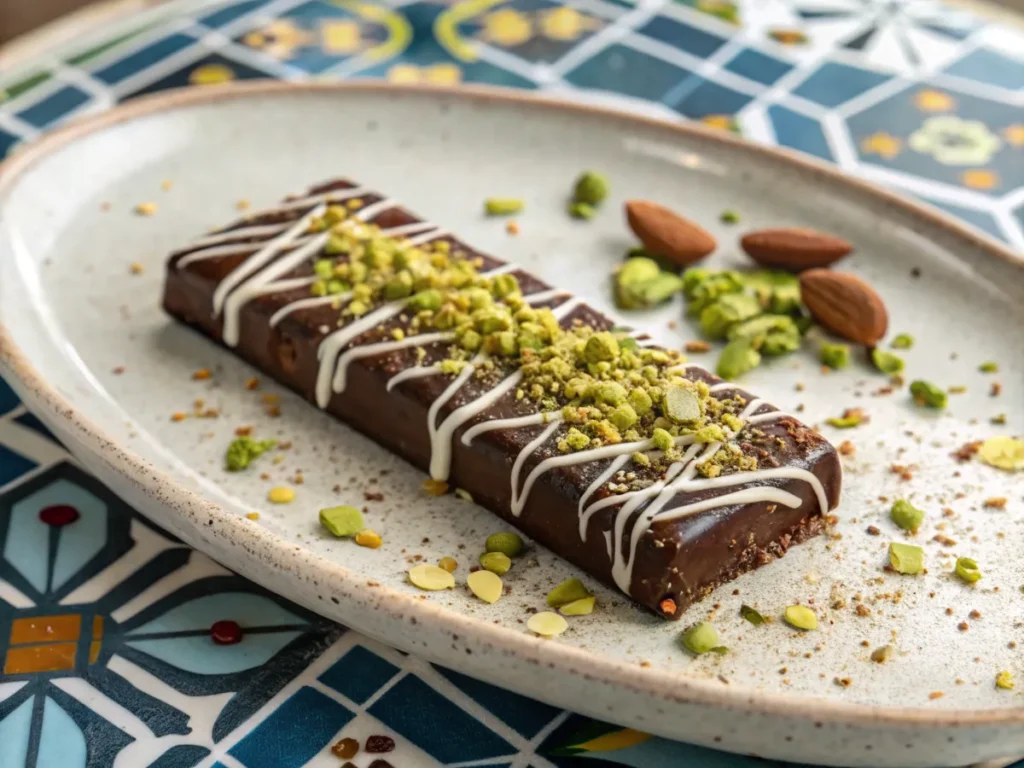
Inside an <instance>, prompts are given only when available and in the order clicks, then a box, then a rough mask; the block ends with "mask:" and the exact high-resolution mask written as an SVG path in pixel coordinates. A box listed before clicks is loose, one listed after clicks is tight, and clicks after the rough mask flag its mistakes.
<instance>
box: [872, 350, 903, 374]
mask: <svg viewBox="0 0 1024 768" xmlns="http://www.w3.org/2000/svg"><path fill="white" fill-rule="evenodd" d="M871 362H872V363H874V365H875V368H877V369H878V370H880V371H881V372H882V373H886V374H890V375H891V374H894V373H899V372H900V371H902V370H903V366H904V363H903V358H902V357H899V356H898V355H894V354H892V352H886V351H885V350H884V349H878V348H877V347H876V348H875V349H873V350H871Z"/></svg>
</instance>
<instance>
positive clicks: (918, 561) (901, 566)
mask: <svg viewBox="0 0 1024 768" xmlns="http://www.w3.org/2000/svg"><path fill="white" fill-rule="evenodd" d="M889 563H890V564H891V565H892V567H893V569H894V570H895V571H896V572H897V573H902V574H905V575H907V576H913V575H915V574H918V573H920V572H921V570H922V569H923V568H924V550H923V549H921V548H920V547H915V546H914V545H913V544H901V543H900V542H898V541H894V542H892V543H891V544H890V545H889Z"/></svg>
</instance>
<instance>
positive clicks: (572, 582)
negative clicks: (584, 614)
mask: <svg viewBox="0 0 1024 768" xmlns="http://www.w3.org/2000/svg"><path fill="white" fill-rule="evenodd" d="M588 597H590V590H588V589H587V588H586V587H585V586H584V585H583V582H582V581H580V580H579V579H566V580H565V581H563V582H562V583H561V584H559V585H558V586H557V587H555V588H554V589H552V590H551V591H550V592H549V593H548V598H547V603H548V606H549V607H550V608H561V607H562V606H563V605H569V604H570V603H574V602H576V601H577V600H583V599H585V598H588Z"/></svg>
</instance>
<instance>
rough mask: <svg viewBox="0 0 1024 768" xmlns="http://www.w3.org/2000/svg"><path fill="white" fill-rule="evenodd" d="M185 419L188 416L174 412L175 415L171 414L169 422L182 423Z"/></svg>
mask: <svg viewBox="0 0 1024 768" xmlns="http://www.w3.org/2000/svg"><path fill="white" fill-rule="evenodd" d="M187 418H188V414H187V413H182V412H181V411H176V412H175V413H172V414H171V421H184V420H185V419H187Z"/></svg>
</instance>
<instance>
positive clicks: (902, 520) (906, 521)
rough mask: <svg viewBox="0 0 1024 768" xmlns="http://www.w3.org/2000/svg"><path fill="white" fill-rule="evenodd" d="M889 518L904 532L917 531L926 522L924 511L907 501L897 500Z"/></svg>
mask: <svg viewBox="0 0 1024 768" xmlns="http://www.w3.org/2000/svg"><path fill="white" fill-rule="evenodd" d="M889 517H890V519H892V521H893V522H894V523H896V525H897V526H898V527H900V528H902V529H903V530H904V531H916V530H917V529H918V528H919V527H920V526H921V523H922V522H924V510H921V509H918V508H917V507H915V506H914V505H913V504H911V503H910V502H909V501H907V500H906V499H897V500H896V501H894V502H893V505H892V509H890V510H889Z"/></svg>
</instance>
